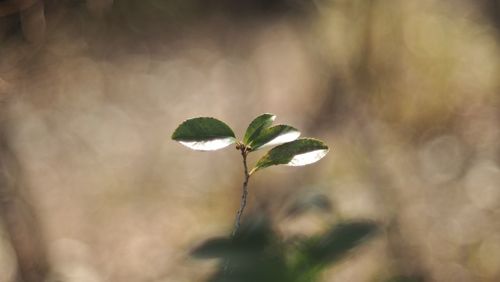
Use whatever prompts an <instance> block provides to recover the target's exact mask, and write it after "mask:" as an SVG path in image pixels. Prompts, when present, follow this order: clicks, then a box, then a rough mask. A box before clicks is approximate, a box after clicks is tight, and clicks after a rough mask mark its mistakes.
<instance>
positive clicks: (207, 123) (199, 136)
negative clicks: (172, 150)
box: [172, 117, 236, 151]
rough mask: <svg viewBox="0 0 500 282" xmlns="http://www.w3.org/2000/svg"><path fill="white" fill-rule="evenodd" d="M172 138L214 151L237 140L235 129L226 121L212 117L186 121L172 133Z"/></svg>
mask: <svg viewBox="0 0 500 282" xmlns="http://www.w3.org/2000/svg"><path fill="white" fill-rule="evenodd" d="M172 139H173V140H175V141H178V142H179V143H181V144H182V145H184V146H186V147H188V148H191V149H193V150H199V151H213V150H218V149H222V148H224V147H227V146H229V145H231V144H233V143H234V142H235V140H236V139H235V136H234V132H233V130H232V129H231V128H230V127H229V126H228V125H227V124H225V123H224V122H222V121H220V120H218V119H215V118H211V117H198V118H192V119H188V120H186V121H184V122H183V123H182V124H181V125H179V126H178V127H177V129H176V130H175V131H174V133H173V134H172Z"/></svg>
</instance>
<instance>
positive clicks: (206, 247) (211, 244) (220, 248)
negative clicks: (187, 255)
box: [191, 238, 232, 258]
mask: <svg viewBox="0 0 500 282" xmlns="http://www.w3.org/2000/svg"><path fill="white" fill-rule="evenodd" d="M231 251H232V241H231V239H228V238H213V239H209V240H207V241H205V242H203V244H201V245H200V246H198V247H196V248H195V249H194V250H192V251H191V255H192V256H193V257H196V258H221V257H225V256H227V254H228V253H229V252H231Z"/></svg>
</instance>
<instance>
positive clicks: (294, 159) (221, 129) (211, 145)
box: [172, 114, 328, 237]
mask: <svg viewBox="0 0 500 282" xmlns="http://www.w3.org/2000/svg"><path fill="white" fill-rule="evenodd" d="M275 118H276V116H275V115H273V114H262V115H260V116H258V117H256V118H255V119H254V120H253V121H252V122H251V123H250V125H249V126H248V128H247V130H246V132H245V136H244V137H243V140H241V141H240V140H237V139H236V136H235V134H234V132H233V130H232V129H231V128H230V127H229V126H228V125H227V124H225V123H224V122H222V121H220V120H218V119H215V118H211V117H197V118H192V119H188V120H186V121H184V122H183V123H181V124H180V125H179V126H178V127H177V129H176V130H175V131H174V133H173V134H172V139H173V140H175V141H178V142H179V143H181V144H182V145H184V146H186V147H188V148H190V149H193V150H199V151H214V150H219V149H222V148H225V147H227V146H229V145H232V144H236V149H237V150H239V151H240V153H241V156H242V158H243V172H244V180H243V189H242V195H241V203H240V208H239V209H238V212H237V214H236V219H235V223H234V229H233V232H232V236H233V237H234V236H235V235H236V234H237V233H238V230H239V228H240V225H241V217H242V215H243V212H244V210H245V207H246V204H247V196H248V181H249V179H250V177H251V176H252V175H253V174H254V173H255V172H257V171H259V170H262V169H264V168H267V167H270V166H274V165H287V166H303V165H308V164H312V163H315V162H317V161H319V160H320V159H321V158H323V157H324V156H325V155H326V154H327V153H328V146H327V145H326V144H325V143H323V142H322V141H320V140H317V139H313V138H299V136H300V132H299V131H298V130H297V129H295V128H294V127H292V126H289V125H275V126H271V125H272V123H273V121H274V119H275ZM270 146H276V147H274V148H272V149H271V150H269V151H268V152H267V153H266V154H265V155H264V156H263V157H262V158H260V160H259V161H258V162H257V163H256V164H255V166H254V167H253V168H252V169H251V170H249V169H248V165H247V156H248V154H250V153H252V152H255V151H257V150H260V149H262V148H264V147H270Z"/></svg>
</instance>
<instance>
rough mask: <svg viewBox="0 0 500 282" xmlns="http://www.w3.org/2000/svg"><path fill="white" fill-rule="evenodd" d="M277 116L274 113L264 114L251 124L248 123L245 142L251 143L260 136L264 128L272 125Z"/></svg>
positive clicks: (246, 143)
mask: <svg viewBox="0 0 500 282" xmlns="http://www.w3.org/2000/svg"><path fill="white" fill-rule="evenodd" d="M275 118H276V116H275V115H273V114H262V115H260V116H258V117H256V118H255V119H254V120H253V121H252V122H251V123H250V125H248V128H247V131H246V132H245V137H244V138H243V143H245V145H248V144H250V142H252V141H253V140H254V139H255V138H257V136H259V134H260V132H261V131H262V130H264V129H266V128H268V127H269V126H271V124H272V123H273V121H274V119H275Z"/></svg>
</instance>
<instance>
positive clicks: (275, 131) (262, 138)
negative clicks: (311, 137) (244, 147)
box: [248, 125, 300, 151]
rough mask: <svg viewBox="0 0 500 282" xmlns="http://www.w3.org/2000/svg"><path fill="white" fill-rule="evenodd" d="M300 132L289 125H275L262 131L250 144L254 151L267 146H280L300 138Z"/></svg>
mask: <svg viewBox="0 0 500 282" xmlns="http://www.w3.org/2000/svg"><path fill="white" fill-rule="evenodd" d="M299 136H300V132H299V131H298V130H297V129H296V128H294V127H291V126H289V125H275V126H273V127H269V128H266V129H264V130H262V131H261V133H260V134H259V136H257V138H255V140H253V141H252V142H250V144H248V145H249V146H250V148H252V151H255V150H258V149H259V148H262V147H266V146H274V145H280V144H283V143H287V142H291V141H293V140H295V139H297V138H299Z"/></svg>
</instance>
